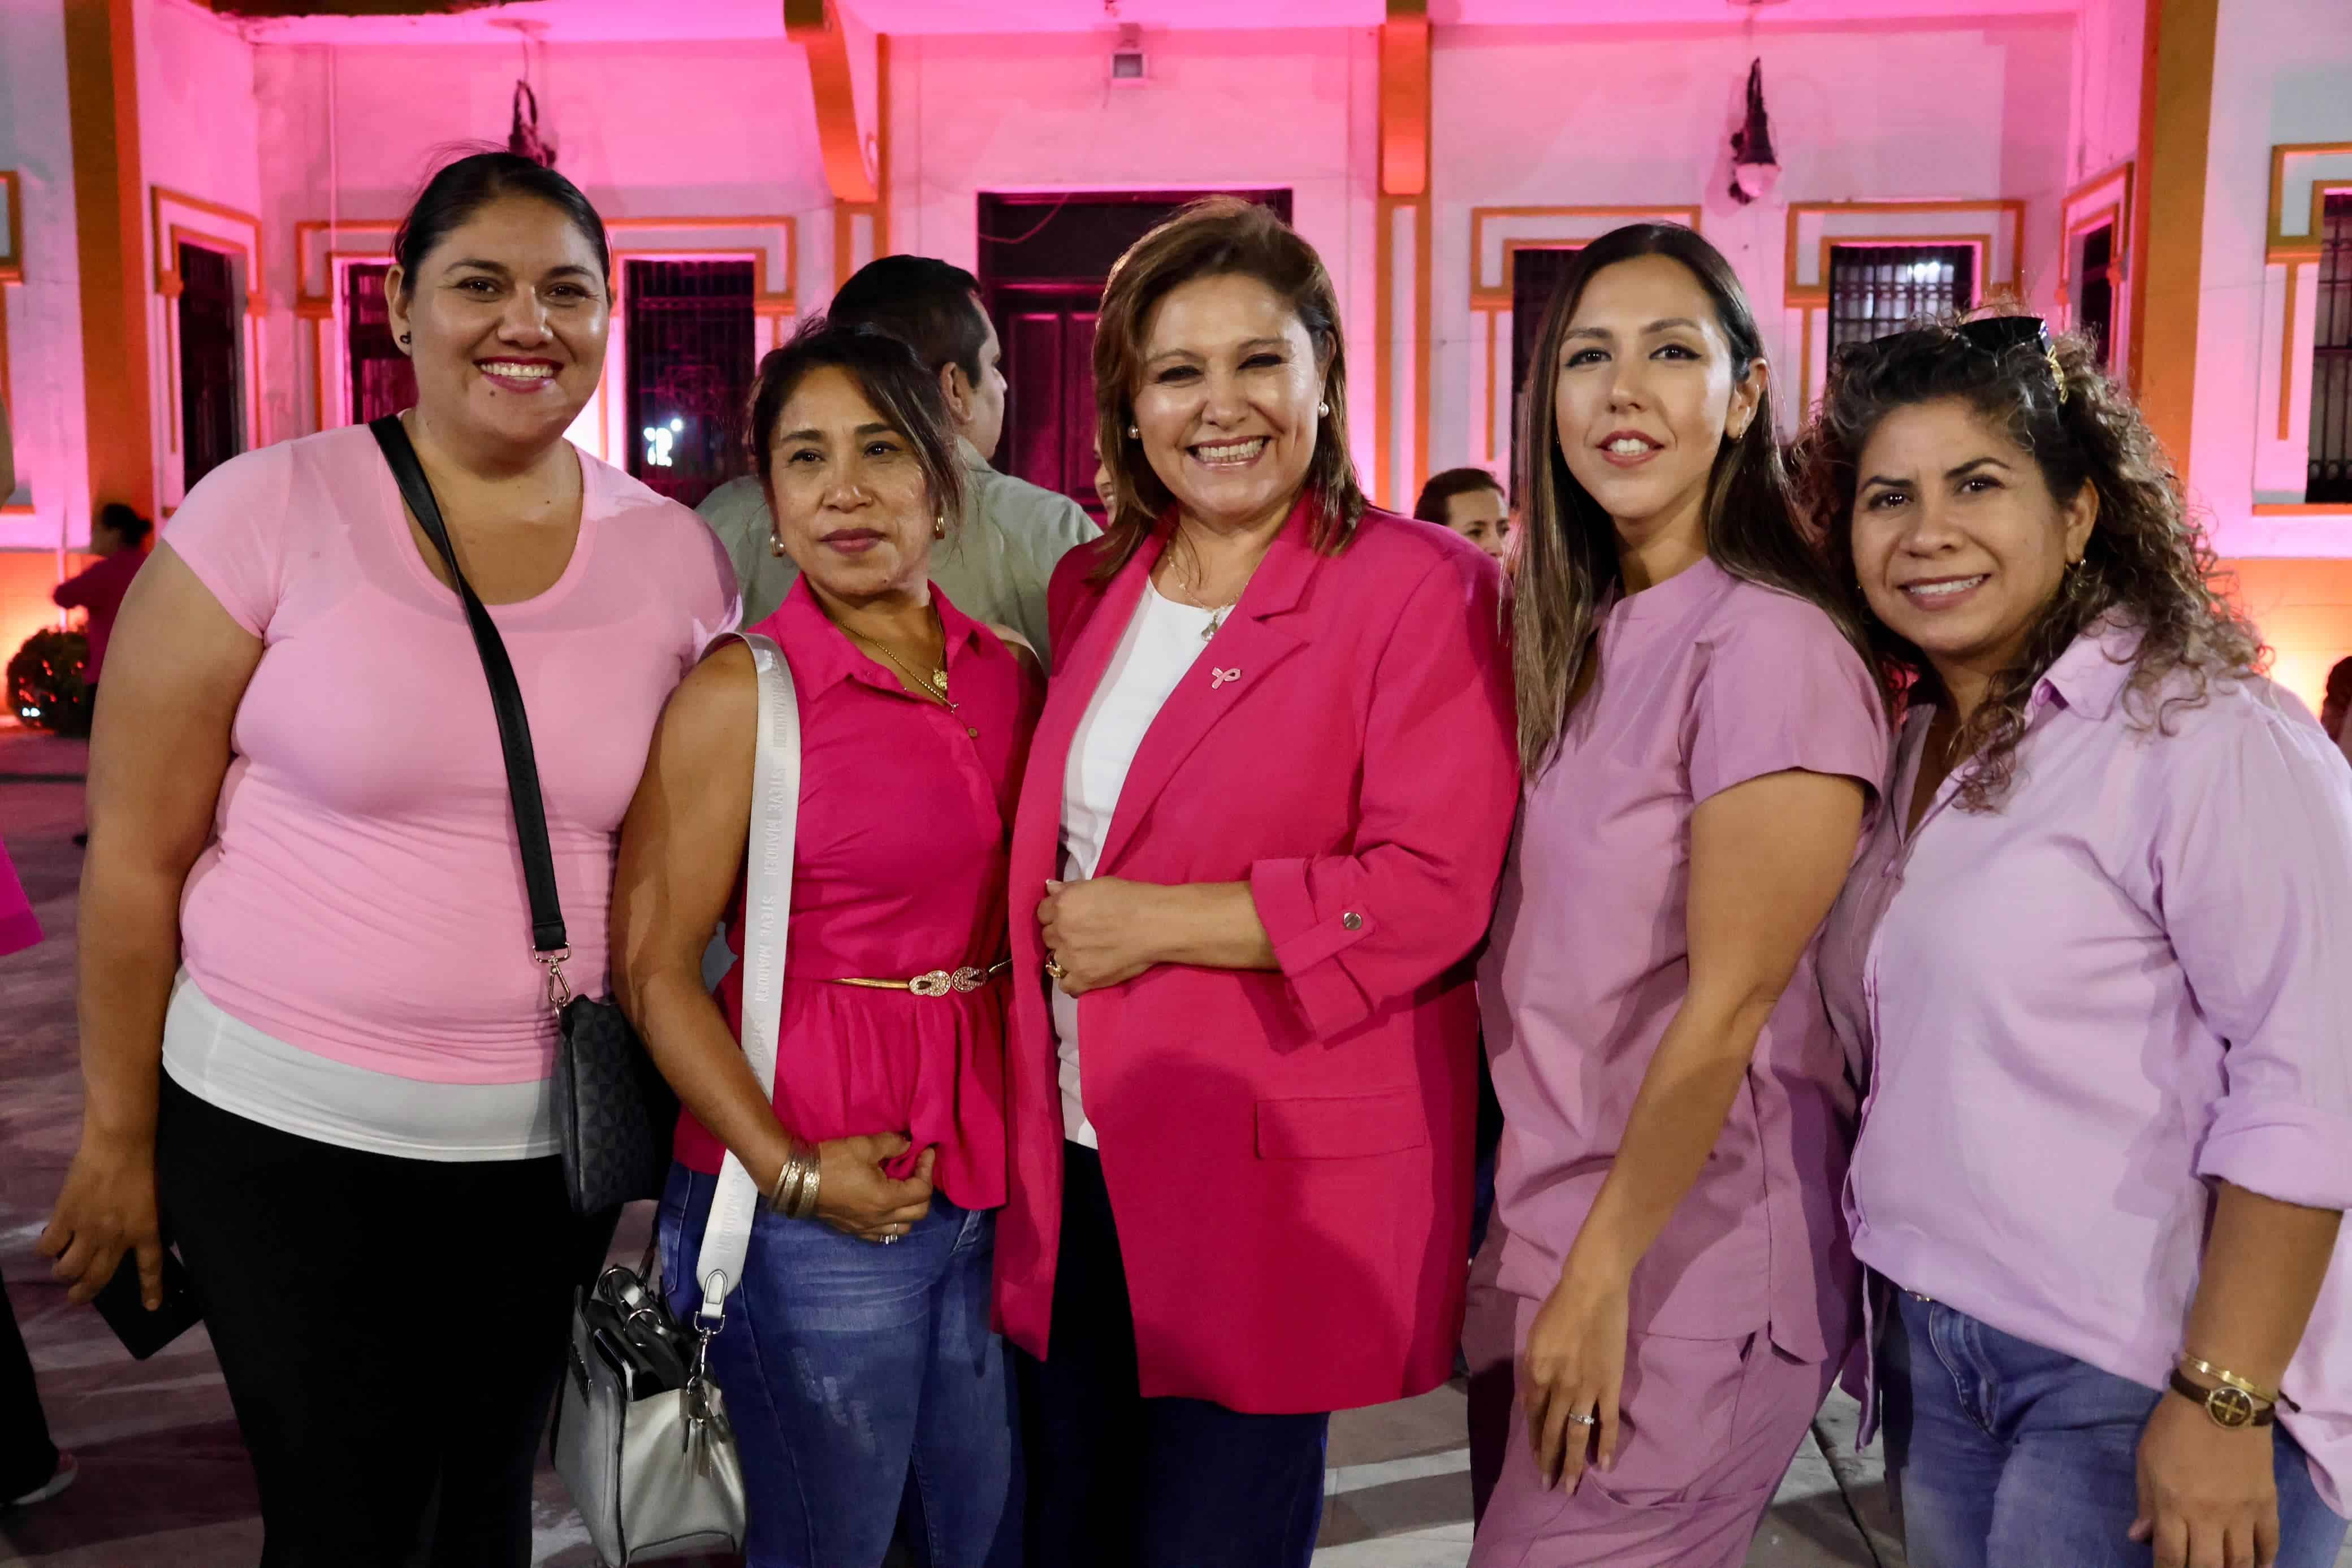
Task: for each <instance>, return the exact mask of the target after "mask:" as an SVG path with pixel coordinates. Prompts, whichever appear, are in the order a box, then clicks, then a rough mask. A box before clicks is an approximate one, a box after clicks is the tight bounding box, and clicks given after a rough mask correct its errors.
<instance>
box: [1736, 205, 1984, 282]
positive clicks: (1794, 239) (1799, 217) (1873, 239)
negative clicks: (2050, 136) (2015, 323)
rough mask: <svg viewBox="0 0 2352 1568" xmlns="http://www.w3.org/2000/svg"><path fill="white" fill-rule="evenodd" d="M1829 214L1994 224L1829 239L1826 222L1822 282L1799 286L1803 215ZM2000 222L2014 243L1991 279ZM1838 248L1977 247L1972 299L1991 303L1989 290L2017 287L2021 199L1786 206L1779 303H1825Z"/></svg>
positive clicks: (1870, 232)
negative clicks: (1942, 217) (1974, 217)
mask: <svg viewBox="0 0 2352 1568" xmlns="http://www.w3.org/2000/svg"><path fill="white" fill-rule="evenodd" d="M1833 213H1861V214H1913V213H1943V214H1948V215H1951V216H1953V217H1958V216H1960V215H1962V214H1971V213H1973V214H1983V215H1987V216H1990V217H1991V218H1992V219H1993V222H1992V223H1991V224H1990V225H1989V226H1987V227H1983V228H1979V229H1977V230H1975V231H1974V232H1972V233H1968V234H1957V235H1937V234H1903V233H1900V232H1896V231H1892V230H1885V229H1869V230H1864V231H1861V232H1858V233H1853V234H1833V233H1832V232H1830V229H1829V226H1828V225H1827V223H1826V221H1825V222H1824V224H1823V226H1822V234H1821V236H1820V246H1821V254H1820V256H1819V258H1818V259H1819V264H1820V267H1821V281H1820V282H1819V283H1802V284H1801V283H1799V282H1798V281H1797V255H1798V250H1799V247H1800V246H1801V244H1802V240H1801V229H1802V228H1803V226H1804V220H1805V219H1806V218H1807V217H1808V216H1811V215H1813V214H1820V215H1822V217H1823V218H1824V219H1825V220H1826V218H1827V217H1828V215H1829V214H1833ZM2002 218H2007V219H2009V220H2011V222H2012V223H2013V224H2014V225H2015V227H2014V228H2013V229H2012V230H2011V233H2012V234H2013V235H2014V236H2015V238H2014V243H2012V244H2011V246H2010V256H2009V260H2010V267H2009V271H2008V272H2007V273H2005V274H2003V275H2002V276H2000V277H1991V276H1990V273H1991V271H1992V258H1993V253H1994V248H1995V246H1997V245H1998V244H1999V242H2000V235H2001V230H2000V219H2002ZM1842 245H1850V246H1897V245H1973V246H1977V247H1978V254H1979V260H1980V261H1981V263H1982V265H1980V266H1979V267H1978V268H1977V269H1976V271H1977V277H1976V286H1977V287H1976V292H1977V298H1978V299H1979V300H1984V299H1990V298H1993V297H1994V290H1996V289H2008V290H2011V291H2013V290H2015V289H2016V287H2017V286H2018V271H2017V269H2018V267H2019V264H2020V262H2021V259H2022V258H2021V256H2020V254H2019V253H2020V252H2021V251H2022V250H2023V248H2024V246H2025V203H2024V202H2023V201H2022V200H2021V199H2020V198H2018V197H2014V196H2001V197H1990V198H1987V199H1986V200H1984V201H1980V202H1967V201H1944V202H1795V203H1791V204H1790V207H1789V233H1788V241H1787V247H1786V249H1785V251H1784V253H1783V255H1782V257H1781V266H1782V269H1783V270H1782V274H1781V299H1782V302H1783V303H1785V304H1788V305H1791V306H1796V305H1827V304H1828V303H1829V302H1830V252H1831V250H1832V249H1833V248H1835V247H1836V246H1842Z"/></svg>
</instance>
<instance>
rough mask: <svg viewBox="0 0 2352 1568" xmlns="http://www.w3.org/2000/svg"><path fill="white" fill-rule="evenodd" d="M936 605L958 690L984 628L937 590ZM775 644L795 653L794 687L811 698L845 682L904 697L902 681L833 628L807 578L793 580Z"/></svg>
mask: <svg viewBox="0 0 2352 1568" xmlns="http://www.w3.org/2000/svg"><path fill="white" fill-rule="evenodd" d="M931 605H932V607H933V608H934V609H936V610H937V611H938V612H939V616H940V630H942V631H943V632H946V633H947V664H948V684H949V685H954V684H955V672H956V666H957V665H959V664H961V663H962V662H963V660H964V659H965V658H966V657H968V656H969V655H970V653H971V649H972V647H973V646H974V645H975V644H976V643H977V642H978V640H979V637H980V622H977V621H974V620H973V619H972V618H971V616H969V615H966V614H965V613H964V612H962V611H961V610H958V609H957V608H956V607H955V606H954V605H952V604H950V603H949V602H948V597H947V595H946V594H944V593H941V592H940V591H939V589H938V587H937V586H936V585H935V586H934V587H933V588H932V589H931ZM776 632H777V637H776V641H777V642H778V643H782V645H783V646H784V647H786V648H787V649H789V650H790V651H791V653H792V661H793V682H794V683H795V684H796V685H800V686H802V687H803V689H805V690H806V691H807V692H808V693H809V695H812V696H814V695H816V694H818V693H820V692H823V691H826V690H828V689H830V688H831V687H832V686H834V685H836V684H838V683H840V682H842V681H858V682H862V683H864V684H865V685H870V686H873V687H876V688H877V689H878V690H881V691H887V692H889V693H891V694H893V695H903V692H904V688H903V687H902V686H901V685H899V683H898V679H897V677H896V676H895V675H893V674H891V672H890V671H889V670H887V669H885V668H884V667H883V666H882V665H880V664H877V663H875V662H874V661H873V660H872V659H869V658H867V657H866V652H865V650H864V649H862V648H860V647H859V646H858V645H857V644H856V643H854V642H852V641H851V640H850V636H849V633H848V632H844V631H843V630H842V629H841V628H840V627H838V626H836V625H835V624H834V623H833V620H832V617H830V616H828V615H826V614H825V612H824V610H823V608H821V607H820V606H819V605H818V603H817V601H816V595H815V593H814V591H811V589H810V588H809V585H808V578H807V577H806V575H801V576H797V577H794V578H793V586H792V589H791V591H789V592H787V593H786V594H785V595H784V602H783V603H782V605H781V606H780V607H779V608H778V609H777V611H776Z"/></svg>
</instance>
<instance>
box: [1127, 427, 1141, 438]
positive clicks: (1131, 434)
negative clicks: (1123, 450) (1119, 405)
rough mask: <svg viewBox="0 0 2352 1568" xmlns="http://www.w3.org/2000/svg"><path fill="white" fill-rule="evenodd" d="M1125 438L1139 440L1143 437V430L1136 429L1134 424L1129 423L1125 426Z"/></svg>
mask: <svg viewBox="0 0 2352 1568" xmlns="http://www.w3.org/2000/svg"><path fill="white" fill-rule="evenodd" d="M1127 438H1128V439H1129V441H1140V440H1142V439H1143V432H1141V431H1139V430H1138V429H1136V428H1135V426H1133V425H1131V424H1130V425H1129V426H1128V427H1127Z"/></svg>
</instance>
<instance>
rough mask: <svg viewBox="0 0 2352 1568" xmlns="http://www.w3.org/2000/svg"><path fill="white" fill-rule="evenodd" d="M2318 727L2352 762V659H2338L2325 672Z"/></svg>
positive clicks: (2346, 758) (2348, 760)
mask: <svg viewBox="0 0 2352 1568" xmlns="http://www.w3.org/2000/svg"><path fill="white" fill-rule="evenodd" d="M2319 727H2320V728H2322V729H2324V730H2326V732H2327V735H2328V738H2329V739H2331V740H2333V741H2335V742H2336V749H2337V750H2339V751H2341V752H2342V753H2344V757H2345V760H2347V762H2352V659H2338V660H2336V666H2335V668H2333V669H2331V670H2329V671H2328V672H2327V695H2326V697H2325V698H2324V699H2323V700H2322V701H2321V703H2320V705H2319Z"/></svg>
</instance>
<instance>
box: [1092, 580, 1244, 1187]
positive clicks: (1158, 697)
mask: <svg viewBox="0 0 2352 1568" xmlns="http://www.w3.org/2000/svg"><path fill="white" fill-rule="evenodd" d="M1217 613H1218V612H1215V611H1213V610H1195V609H1194V608H1192V606H1191V605H1189V604H1179V603H1177V602H1176V601H1174V600H1172V599H1169V598H1166V597H1164V596H1162V595H1161V593H1160V591H1159V590H1158V589H1156V588H1146V589H1145V591H1144V594H1143V601H1142V602H1141V603H1139V604H1138V605H1137V606H1136V608H1135V618H1134V619H1133V620H1131V621H1129V622H1128V623H1127V630H1126V632H1123V633H1121V635H1120V637H1119V640H1118V653H1115V654H1113V655H1112V656H1111V661H1110V669H1109V670H1108V672H1107V673H1106V674H1104V675H1103V679H1102V685H1098V686H1097V687H1096V688H1095V695H1094V697H1093V699H1092V700H1091V701H1089V702H1088V703H1087V715H1086V717H1085V718H1083V719H1081V720H1079V721H1078V730H1077V734H1076V737H1074V738H1073V739H1072V741H1071V743H1070V760H1069V766H1068V768H1067V769H1066V771H1065V772H1064V773H1063V775H1062V878H1061V879H1062V880H1063V881H1064V882H1078V881H1083V880H1084V879H1086V878H1087V877H1090V876H1092V875H1094V874H1095V867H1096V866H1097V864H1098V863H1100V862H1101V860H1102V851H1103V841H1105V840H1107V839H1108V838H1109V837H1110V822H1111V817H1112V814H1113V813H1115V812H1116V811H1117V810H1118V795H1119V790H1120V789H1123V788H1124V787H1125V786H1126V783H1127V770H1128V769H1129V768H1130V767H1132V766H1134V763H1135V753H1136V751H1137V749H1138V748H1139V747H1141V746H1142V745H1143V737H1144V734H1145V732H1146V731H1148V730H1149V729H1150V727H1151V721H1152V720H1153V719H1156V718H1158V717H1159V716H1160V708H1161V706H1163V705H1165V704H1166V703H1167V701H1168V698H1169V696H1170V695H1171V694H1172V693H1173V692H1174V691H1175V690H1176V685H1177V683H1178V682H1180V681H1181V680H1182V679H1183V678H1184V676H1185V674H1187V673H1188V672H1189V671H1190V670H1191V669H1192V665H1193V664H1194V662H1195V661H1197V660H1198V659H1199V658H1200V657H1201V654H1202V650H1204V649H1206V648H1207V647H1208V646H1209V641H1208V639H1207V638H1205V637H1203V636H1202V632H1204V631H1206V630H1207V629H1208V626H1209V622H1211V621H1212V620H1213V619H1214V617H1215V616H1216V614H1217ZM1054 1034H1055V1039H1056V1040H1058V1041H1059V1043H1060V1048H1061V1057H1062V1132H1063V1134H1064V1135H1065V1136H1066V1137H1068V1138H1070V1139H1071V1140H1072V1141H1073V1142H1076V1143H1080V1144H1084V1145H1086V1146H1087V1148H1090V1149H1096V1148H1100V1147H1101V1146H1102V1145H1101V1143H1100V1141H1099V1140H1097V1137H1096V1136H1095V1129H1094V1124H1092V1123H1091V1122H1088V1121H1087V1113H1086V1108H1085V1105H1084V1103H1083V1102H1082V1101H1081V1100H1080V1099H1079V1097H1078V1004H1077V1000H1076V998H1073V997H1068V996H1065V995H1064V994H1063V993H1062V991H1061V988H1059V987H1056V988H1055V990H1054Z"/></svg>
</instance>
